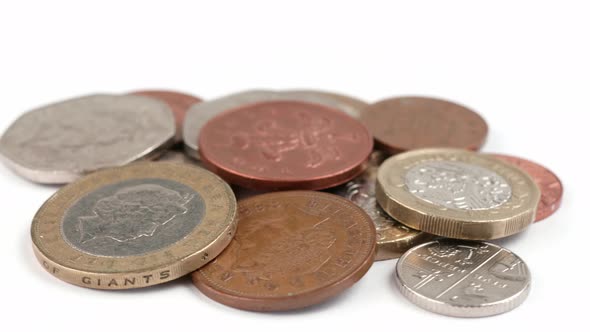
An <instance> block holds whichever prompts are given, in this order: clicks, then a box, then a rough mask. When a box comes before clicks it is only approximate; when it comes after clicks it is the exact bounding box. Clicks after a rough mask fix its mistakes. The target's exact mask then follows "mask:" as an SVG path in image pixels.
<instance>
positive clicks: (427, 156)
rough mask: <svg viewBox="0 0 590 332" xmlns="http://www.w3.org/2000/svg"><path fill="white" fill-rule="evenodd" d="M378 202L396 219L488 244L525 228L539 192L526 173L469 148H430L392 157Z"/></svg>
mask: <svg viewBox="0 0 590 332" xmlns="http://www.w3.org/2000/svg"><path fill="white" fill-rule="evenodd" d="M376 196H377V201H378V202H379V204H380V205H381V207H382V208H383V209H384V210H385V211H386V212H387V213H388V214H389V215H390V216H392V217H393V218H394V219H396V220H398V221H399V222H401V223H403V224H405V225H407V226H408V227H411V228H414V229H418V230H421V231H424V232H427V233H432V234H435V235H440V236H445V237H450V238H455V239H465V240H487V239H497V238H501V237H505V236H508V235H512V234H515V233H518V232H520V231H522V230H524V229H525V228H526V227H528V226H529V225H530V224H531V223H532V222H533V220H534V217H535V211H536V209H537V204H538V202H539V197H540V193H539V189H538V188H537V185H536V184H535V182H534V181H533V179H531V178H530V176H528V175H527V174H526V173H524V172H523V171H522V170H520V169H519V168H517V167H515V166H512V165H509V164H506V163H504V162H502V161H499V160H497V159H495V158H493V157H489V156H483V155H480V154H477V153H474V152H469V151H466V150H455V149H424V150H415V151H411V152H406V153H403V154H399V155H396V156H394V157H391V158H389V159H387V160H386V161H385V162H384V163H383V164H382V165H381V167H380V168H379V173H378V175H377V188H376Z"/></svg>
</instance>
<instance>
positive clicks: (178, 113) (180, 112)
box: [131, 90, 202, 142]
mask: <svg viewBox="0 0 590 332" xmlns="http://www.w3.org/2000/svg"><path fill="white" fill-rule="evenodd" d="M131 94H133V95H140V96H146V97H152V98H156V99H159V100H161V101H163V102H165V103H166V104H168V106H170V108H171V109H172V112H173V113H174V119H175V120H176V137H175V139H176V142H181V141H182V124H183V123H184V117H185V114H186V112H187V111H188V109H189V108H190V107H191V106H192V105H193V104H196V103H200V102H201V101H202V100H201V98H199V97H195V96H192V95H189V94H186V93H181V92H176V91H168V90H141V91H135V92H131Z"/></svg>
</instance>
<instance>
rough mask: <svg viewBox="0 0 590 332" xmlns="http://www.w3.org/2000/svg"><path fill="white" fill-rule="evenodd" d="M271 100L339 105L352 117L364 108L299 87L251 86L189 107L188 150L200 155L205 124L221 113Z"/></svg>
mask: <svg viewBox="0 0 590 332" xmlns="http://www.w3.org/2000/svg"><path fill="white" fill-rule="evenodd" d="M267 101H299V102H306V103H312V104H318V105H322V106H326V107H328V108H332V109H337V110H339V111H342V112H344V113H346V114H348V115H350V116H352V117H358V114H359V113H360V110H359V109H357V108H355V106H353V105H350V104H347V103H343V102H341V101H339V100H337V99H335V98H331V97H327V96H322V95H318V94H306V93H304V92H297V91H270V90H248V91H244V92H241V93H236V94H231V95H228V96H225V97H221V98H218V99H214V100H210V101H206V102H203V103H200V104H195V105H193V106H192V107H191V109H190V110H189V111H188V113H187V115H186V118H185V122H184V129H183V139H184V146H185V149H186V152H187V153H188V154H189V155H190V156H191V157H194V158H197V159H199V158H200V155H199V146H198V140H199V137H200V134H201V130H202V128H203V126H204V125H205V124H206V123H207V122H208V121H209V120H211V119H212V118H213V117H215V116H217V115H218V114H220V113H222V112H224V111H228V110H232V109H235V108H239V107H242V106H246V105H250V104H256V103H261V102H267Z"/></svg>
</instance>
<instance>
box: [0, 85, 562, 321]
mask: <svg viewBox="0 0 590 332" xmlns="http://www.w3.org/2000/svg"><path fill="white" fill-rule="evenodd" d="M487 133H488V126H487V124H486V122H485V120H484V119H483V118H482V117H481V116H479V115H478V114H477V113H475V112H474V111H472V110H470V109H468V108H467V107H465V106H462V105H459V104H456V103H452V102H449V101H444V100H440V99H434V98H425V97H398V98H391V99H386V100H383V101H380V102H377V103H373V104H369V103H366V102H364V101H362V100H359V99H357V98H354V97H350V96H346V95H341V94H336V93H332V92H325V91H313V90H289V91H276V90H249V91H244V92H239V93H235V94H231V95H227V96H224V97H221V98H217V99H213V100H209V101H202V100H201V99H200V98H198V97H195V96H192V95H188V94H184V93H179V92H174V91H153V90H146V91H136V92H131V93H126V94H118V95H115V94H96V95H88V96H83V97H79V98H75V99H70V100H66V101H62V102H58V103H54V104H51V105H48V106H45V107H41V108H38V109H35V110H32V111H29V112H27V113H25V114H23V115H22V116H21V117H20V118H18V119H17V120H16V121H15V122H14V123H13V124H12V125H11V126H10V127H9V128H8V129H7V130H6V132H5V133H4V134H3V136H2V137H1V138H0V156H1V157H2V159H3V161H4V162H5V164H6V165H7V166H8V167H9V168H11V169H12V170H13V171H14V172H15V173H16V174H18V175H20V176H22V177H24V178H27V179H29V180H31V181H33V182H38V183H51V184H66V185H65V186H63V187H62V188H60V189H59V190H58V191H57V192H56V193H55V194H54V195H53V196H52V197H50V198H49V199H48V200H47V202H46V203H45V204H43V206H41V208H40V209H39V210H38V212H37V213H36V215H35V217H34V218H33V222H32V226H31V236H32V242H33V247H34V252H35V255H36V256H37V259H38V260H39V262H40V263H41V264H42V266H43V267H44V268H45V269H46V270H47V271H48V272H50V273H51V274H53V275H54V276H56V277H57V278H60V279H62V280H64V281H67V282H69V283H72V284H75V285H78V286H82V287H88V288H96V289H110V290H115V289H129V288H140V287H147V286H152V285H156V284H160V283H164V282H167V281H170V280H173V279H176V278H180V277H182V276H185V275H188V274H190V275H191V277H192V281H193V283H194V285H195V286H196V287H197V288H198V289H199V290H201V291H202V292H203V293H204V294H205V295H206V296H208V297H209V298H211V299H213V300H215V301H218V302H220V303H223V304H225V305H228V306H232V307H236V308H240V309H244V310H253V311H282V310H292V309H298V308H303V307H308V306H312V305H314V304H318V303H321V302H323V301H325V300H327V299H329V298H332V297H334V296H336V295H337V294H340V293H341V292H343V291H344V290H346V289H348V288H349V287H351V286H352V285H354V283H356V282H357V281H358V280H360V279H361V278H362V277H363V276H364V275H365V274H366V272H367V271H368V270H369V269H370V267H371V266H372V264H373V262H374V261H390V260H392V259H398V260H397V267H396V272H395V273H396V276H395V278H396V281H397V284H398V286H399V289H400V292H401V293H402V294H403V295H404V296H406V297H407V298H408V299H409V300H410V301H412V302H413V303H415V304H416V305H418V306H420V307H422V308H425V309H427V310H430V311H433V312H437V313H440V314H445V315H450V316H459V317H479V316H489V315H495V314H499V313H503V312H506V311H509V310H511V309H513V308H515V307H516V306H518V305H520V304H521V303H522V302H523V301H524V300H525V298H526V296H527V294H528V292H529V289H530V280H531V279H530V272H529V269H528V267H527V266H526V264H525V263H524V261H523V260H522V259H520V258H519V257H518V256H516V255H515V254H513V253H512V252H510V251H509V250H507V249H504V248H501V247H499V246H497V245H495V244H493V243H488V242H481V241H488V240H494V239H498V238H502V237H506V236H510V235H513V234H516V233H518V232H521V231H523V230H524V229H526V228H527V227H528V226H529V225H531V224H532V223H533V221H538V220H541V219H544V218H546V217H548V216H549V215H551V214H552V213H553V212H555V211H556V209H557V208H558V207H559V203H560V201H561V195H562V191H563V188H562V185H561V183H560V181H559V179H558V178H557V176H555V174H554V173H552V172H551V171H549V170H548V169H546V168H545V167H543V166H541V165H538V164H536V163H533V162H531V161H528V160H525V159H522V158H518V157H512V156H505V155H498V154H482V153H478V152H476V151H477V150H479V149H480V148H481V147H482V145H483V144H484V142H485V139H486V136H487ZM382 264H386V263H382Z"/></svg>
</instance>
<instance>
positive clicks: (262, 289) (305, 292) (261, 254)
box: [192, 191, 375, 311]
mask: <svg viewBox="0 0 590 332" xmlns="http://www.w3.org/2000/svg"><path fill="white" fill-rule="evenodd" d="M238 209H239V212H238V218H239V226H238V231H237V234H236V236H235V238H234V240H232V242H231V244H230V245H229V246H228V247H227V249H226V250H225V251H224V252H223V253H222V254H221V255H219V257H217V259H215V260H214V261H213V262H211V263H210V264H208V265H206V266H205V267H203V268H202V269H200V270H198V271H196V272H195V273H193V274H192V278H193V282H194V284H195V285H196V287H197V288H199V289H200V290H201V291H202V292H203V293H204V294H205V295H207V296H208V297H210V298H211V299H213V300H215V301H218V302H220V303H223V304H225V305H228V306H231V307H235V308H239V309H245V310H253V311H282V310H291V309H298V308H303V307H307V306H311V305H314V304H317V303H320V302H323V301H325V300H327V299H329V298H331V297H334V296H336V295H337V294H339V293H341V292H342V291H344V290H345V289H347V288H349V287H350V286H352V285H353V284H354V283H355V282H357V281H358V280H359V279H360V278H361V277H362V276H363V275H364V274H365V273H366V272H367V271H368V269H369V267H370V266H371V265H372V263H373V255H374V253H375V226H374V225H373V222H372V221H371V219H370V218H369V216H367V214H366V213H365V212H364V211H363V210H362V209H361V208H359V207H358V206H356V205H354V204H353V203H351V202H350V201H348V200H346V199H344V198H342V197H339V196H336V195H332V194H327V193H322V192H312V191H292V192H280V193H270V194H264V195H259V196H255V197H252V198H248V199H245V200H242V201H240V202H239V203H238Z"/></svg>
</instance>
